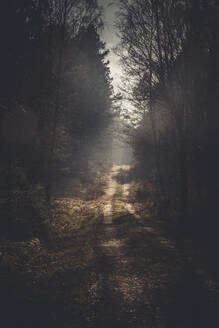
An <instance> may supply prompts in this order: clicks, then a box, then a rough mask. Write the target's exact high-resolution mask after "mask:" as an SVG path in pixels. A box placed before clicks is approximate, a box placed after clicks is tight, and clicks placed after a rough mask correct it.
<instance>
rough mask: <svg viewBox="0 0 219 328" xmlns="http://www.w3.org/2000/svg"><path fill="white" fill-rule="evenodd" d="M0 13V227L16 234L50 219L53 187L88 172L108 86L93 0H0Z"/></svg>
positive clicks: (108, 108)
mask: <svg viewBox="0 0 219 328" xmlns="http://www.w3.org/2000/svg"><path fill="white" fill-rule="evenodd" d="M0 15H1V18H0V22H1V23H0V24H1V27H0V30H1V32H0V33H1V35H0V39H1V54H0V63H1V64H0V71H1V76H0V80H1V81H0V84H1V89H0V120H1V136H0V143H1V164H0V175H1V181H2V182H1V205H2V206H1V216H2V220H1V233H2V234H3V236H5V237H8V236H12V235H13V233H14V234H15V235H17V234H18V235H19V232H18V231H20V232H21V236H22V235H23V236H22V238H23V237H24V235H25V234H27V235H26V236H25V237H28V235H29V234H30V235H31V234H36V229H39V225H41V224H42V223H43V222H44V221H45V220H48V219H50V213H49V212H50V202H51V198H52V194H53V193H54V185H57V184H59V183H61V185H62V187H61V188H63V181H64V182H66V181H67V180H69V179H70V178H71V177H74V176H76V175H77V176H80V175H83V176H84V175H87V176H89V171H92V172H91V174H92V175H95V170H96V171H97V170H98V167H99V166H100V163H101V161H102V160H103V158H104V151H105V150H104V149H106V146H107V143H109V140H107V136H106V133H105V134H104V131H105V130H106V129H107V127H108V126H109V123H110V121H111V119H112V113H113V111H112V103H113V91H112V86H111V78H110V72H109V68H108V63H107V60H105V57H106V55H107V53H108V51H107V50H106V49H105V45H104V43H103V42H101V41H100V37H99V34H98V33H99V32H98V31H100V30H101V26H102V21H101V12H100V8H99V7H98V6H97V3H96V1H90V0H89V1H86V0H83V1H69V0H67V1H50V0H48V1H35V0H31V1H2V2H1V5H0ZM94 163H95V166H94ZM55 188H56V187H55ZM56 189H57V188H56ZM30 217H31V219H30ZM34 230H35V231H34ZM30 235H29V237H30ZM15 237H16V236H15Z"/></svg>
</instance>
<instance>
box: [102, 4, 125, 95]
mask: <svg viewBox="0 0 219 328" xmlns="http://www.w3.org/2000/svg"><path fill="white" fill-rule="evenodd" d="M98 1H99V3H100V5H101V6H102V7H103V20H104V30H103V32H102V35H101V37H102V39H103V41H104V42H106V48H107V49H109V50H110V53H109V55H108V59H109V61H110V71H111V76H112V78H113V86H114V88H115V91H118V85H119V83H120V76H121V68H120V63H119V58H118V57H117V56H116V55H115V54H114V52H113V48H114V47H115V46H116V45H117V44H118V42H119V39H118V37H117V35H116V28H115V26H114V23H115V18H116V12H117V10H118V3H119V0H114V1H111V0H98Z"/></svg>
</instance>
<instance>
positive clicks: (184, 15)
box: [117, 0, 219, 246]
mask: <svg viewBox="0 0 219 328" xmlns="http://www.w3.org/2000/svg"><path fill="white" fill-rule="evenodd" d="M120 6H121V7H120V13H119V18H118V23H117V27H118V29H119V35H120V37H121V44H120V47H119V48H118V49H117V52H118V54H119V55H120V57H121V60H122V63H123V65H124V72H125V76H129V77H130V79H128V83H126V86H125V87H123V91H124V93H125V95H126V98H127V99H128V100H129V101H131V102H132V104H133V106H132V107H131V109H130V108H129V110H127V109H124V117H125V118H126V121H127V127H128V131H129V134H130V137H131V140H132V144H133V147H134V150H135V155H136V158H137V162H138V164H139V169H140V171H141V173H142V174H143V175H144V176H145V177H147V178H148V179H149V180H150V181H151V182H152V183H153V184H155V185H156V190H157V192H156V200H155V202H156V206H157V207H158V208H159V209H160V210H162V211H164V212H167V213H168V215H169V218H171V217H172V218H174V220H176V218H177V217H178V219H177V222H178V224H179V229H180V235H181V236H182V235H183V233H185V232H186V233H189V234H191V233H192V234H197V233H198V234H199V233H201V236H200V237H201V240H202V242H203V241H204V239H206V238H207V239H210V241H211V243H213V245H214V246H215V245H216V241H217V239H218V236H217V234H218V227H219V224H218V215H217V212H218V210H217V200H218V191H219V190H218V181H219V175H218V166H219V155H218V147H219V142H218V140H219V128H218V123H219V112H218V105H219V99H218V82H219V80H218V76H219V65H218V55H219V42H218V30H219V5H218V1H201V0H185V1H159V0H157V1H144V0H138V1H133V2H130V1H121V5H120ZM126 81H127V79H126ZM133 108H134V113H135V115H133ZM130 111H131V112H132V113H131V114H130ZM136 126H137V127H136ZM132 127H133V128H132ZM130 131H132V132H131V133H130ZM208 234H209V235H208ZM207 235H208V236H207ZM208 241H209V240H208ZM214 243H215V244H214Z"/></svg>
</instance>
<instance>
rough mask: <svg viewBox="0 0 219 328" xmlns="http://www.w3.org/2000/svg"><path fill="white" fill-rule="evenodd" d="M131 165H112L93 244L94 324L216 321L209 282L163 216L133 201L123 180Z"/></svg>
mask: <svg viewBox="0 0 219 328" xmlns="http://www.w3.org/2000/svg"><path fill="white" fill-rule="evenodd" d="M128 169H129V167H128V166H113V168H112V171H111V173H110V174H109V179H108V186H107V188H106V195H105V198H104V210H103V214H104V219H103V224H102V227H101V228H100V229H99V230H98V231H97V234H96V238H95V245H94V251H95V253H96V261H95V263H94V266H93V272H92V277H93V280H92V282H90V295H91V299H92V300H91V302H93V304H95V306H94V313H95V315H94V317H95V319H94V318H93V319H94V322H93V326H92V327H104V328H108V327H109V328H110V327H118V328H122V327H126V328H127V327H136V328H143V327H145V328H146V327H148V328H155V327H157V328H164V327H168V328H169V327H170V328H171V327H174V328H175V327H183V328H189V327H206V326H207V325H208V324H210V326H212V325H213V322H214V320H215V314H216V312H215V311H214V309H213V311H212V309H211V305H210V306H209V302H210V300H209V295H208V292H207V286H204V285H203V282H201V278H200V273H199V272H198V273H197V272H195V271H194V270H193V268H192V266H190V263H189V261H190V262H191V258H189V257H188V254H186V253H184V254H183V253H182V252H181V251H180V250H178V249H177V247H176V245H175V243H174V242H173V241H171V240H170V239H169V238H168V235H167V234H165V232H164V231H162V230H161V229H160V224H159V222H158V221H159V220H158V219H157V221H156V220H155V218H150V217H148V218H142V217H141V216H140V215H139V214H137V213H136V211H135V208H134V205H133V204H132V203H131V201H130V200H129V190H130V186H131V185H130V184H129V183H126V181H122V179H120V173H121V172H122V171H123V172H124V171H126V170H128ZM209 311H210V312H209ZM209 320H210V322H209Z"/></svg>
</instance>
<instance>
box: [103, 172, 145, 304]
mask: <svg viewBox="0 0 219 328" xmlns="http://www.w3.org/2000/svg"><path fill="white" fill-rule="evenodd" d="M121 169H123V170H124V169H129V166H113V168H112V171H111V174H110V176H109V182H108V187H107V190H106V202H105V206H104V211H103V212H104V234H105V236H104V240H103V241H102V243H101V247H102V248H103V253H104V254H105V255H106V256H110V257H111V259H112V260H113V262H114V266H113V268H111V274H110V275H109V276H110V281H109V282H108V283H109V284H110V285H111V288H112V289H113V290H114V291H115V292H116V293H119V294H120V297H121V298H122V299H123V302H125V303H129V304H130V303H132V302H134V301H135V300H136V299H137V298H138V297H139V296H140V295H141V294H142V293H143V290H144V283H143V281H142V280H141V279H140V278H139V277H138V275H136V274H135V273H134V272H133V270H131V266H132V265H131V263H130V259H129V258H127V257H126V255H125V252H124V250H123V247H124V246H125V240H121V239H120V238H119V237H118V236H117V231H116V226H115V225H113V222H112V216H113V214H114V212H113V196H114V195H115V192H116V189H117V186H118V182H116V180H115V179H113V176H114V175H115V174H116V173H119V171H120V170H121ZM129 188H130V185H129V184H124V185H123V194H122V198H123V201H124V205H125V208H126V209H127V210H128V212H130V213H131V214H135V210H134V207H133V206H132V205H131V204H130V203H128V200H127V199H128V196H129ZM131 272H132V273H131Z"/></svg>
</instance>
